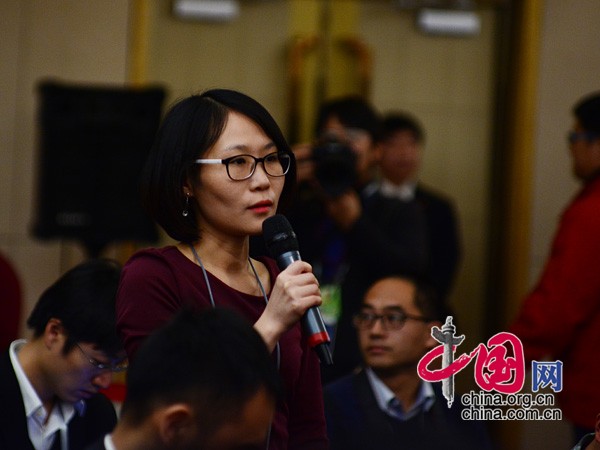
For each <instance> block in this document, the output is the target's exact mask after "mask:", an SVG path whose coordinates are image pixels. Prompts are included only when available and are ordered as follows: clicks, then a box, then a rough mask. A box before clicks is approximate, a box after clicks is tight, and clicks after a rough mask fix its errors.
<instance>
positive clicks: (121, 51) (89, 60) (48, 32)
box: [0, 0, 128, 319]
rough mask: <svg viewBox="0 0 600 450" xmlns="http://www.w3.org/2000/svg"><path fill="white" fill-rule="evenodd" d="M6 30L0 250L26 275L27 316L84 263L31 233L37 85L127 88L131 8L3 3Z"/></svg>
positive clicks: (35, 0)
mask: <svg viewBox="0 0 600 450" xmlns="http://www.w3.org/2000/svg"><path fill="white" fill-rule="evenodd" d="M0 30H2V39H0V58H1V60H2V64H0V99H2V101H1V102H0V251H1V252H2V253H3V254H4V255H5V256H7V257H8V258H9V259H10V260H11V261H12V262H13V264H14V265H15V266H16V269H17V271H18V273H19V275H20V278H21V282H22V285H23V290H24V295H25V301H26V306H25V311H24V314H25V316H26V315H27V314H28V313H29V311H30V308H31V306H32V305H33V303H34V302H35V300H36V299H37V298H38V297H39V295H40V293H41V292H42V291H43V289H45V288H46V287H47V286H48V285H49V284H50V283H52V282H53V281H54V280H55V279H56V278H57V277H58V276H59V274H61V273H62V272H64V271H65V270H67V269H68V268H69V267H70V266H71V265H72V264H74V263H75V262H76V261H77V260H79V259H81V258H82V256H81V251H80V249H79V248H78V246H77V245H75V244H64V245H61V244H60V243H59V242H57V241H52V242H40V241H39V240H36V239H33V238H32V237H31V236H30V234H29V229H30V226H31V222H32V219H33V210H32V207H33V196H34V192H35V184H34V182H35V179H34V177H35V173H34V172H35V148H36V119H35V117H36V108H37V96H36V85H37V83H38V82H39V81H40V79H42V78H46V77H55V78H59V79H64V80H69V81H77V82H101V83H123V82H124V81H125V80H126V65H127V33H128V3H127V2H125V1H122V0H102V1H101V2H81V1H79V0H60V1H54V0H2V1H1V2H0ZM23 319H25V317H24V318H23Z"/></svg>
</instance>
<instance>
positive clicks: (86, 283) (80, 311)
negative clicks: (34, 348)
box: [27, 258, 123, 356]
mask: <svg viewBox="0 0 600 450" xmlns="http://www.w3.org/2000/svg"><path fill="white" fill-rule="evenodd" d="M120 275H121V265H120V264H119V263H118V262H116V261H113V260H111V259H106V258H97V259H90V260H87V261H85V262H83V263H81V264H78V265H77V266H75V267H73V268H72V269H71V270H69V271H68V272H66V273H65V274H64V275H63V276H61V277H60V278H59V279H58V280H57V281H56V282H55V283H54V284H52V285H51V286H50V287H49V288H48V289H46V290H45V291H44V292H43V293H42V295H41V296H40V298H39V300H38V301H37V303H36V304H35V306H34V308H33V311H32V312H31V315H30V316H29V318H28V319H27V325H28V326H29V328H31V329H32V330H33V333H34V337H35V338H38V337H40V336H41V335H42V334H43V333H44V330H45V328H46V325H47V324H48V321H49V320H50V319H58V320H60V322H61V324H62V326H63V328H64V329H65V331H66V333H67V341H66V343H65V346H64V348H63V353H65V354H66V353H68V352H69V350H71V348H73V346H74V345H75V344H76V343H78V342H87V343H92V344H95V345H97V346H98V348H99V349H101V350H102V351H104V352H105V353H106V354H107V355H109V356H117V355H118V354H119V353H121V352H122V351H123V345H122V343H121V340H120V339H119V336H118V334H117V325H116V313H115V298H116V294H117V288H118V285H119V278H120Z"/></svg>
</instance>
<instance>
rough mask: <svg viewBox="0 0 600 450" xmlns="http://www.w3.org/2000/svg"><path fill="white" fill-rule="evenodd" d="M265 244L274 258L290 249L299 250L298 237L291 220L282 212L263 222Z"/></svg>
mask: <svg viewBox="0 0 600 450" xmlns="http://www.w3.org/2000/svg"><path fill="white" fill-rule="evenodd" d="M263 237H264V239H265V245H266V246H267V249H268V250H269V253H270V254H271V256H272V257H273V258H277V257H278V256H279V255H282V254H284V253H287V252H290V251H296V252H297V251H298V250H299V248H298V239H297V238H296V233H294V230H293V229H292V226H291V225H290V222H289V221H288V220H287V218H286V217H285V216H283V215H281V214H276V215H274V216H273V217H269V218H268V219H265V221H264V222H263Z"/></svg>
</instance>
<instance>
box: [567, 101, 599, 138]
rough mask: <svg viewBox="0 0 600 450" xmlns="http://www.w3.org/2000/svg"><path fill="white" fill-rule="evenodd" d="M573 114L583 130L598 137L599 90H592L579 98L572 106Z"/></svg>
mask: <svg viewBox="0 0 600 450" xmlns="http://www.w3.org/2000/svg"><path fill="white" fill-rule="evenodd" d="M573 114H575V117H577V120H578V121H579V123H580V124H581V127H582V128H583V129H584V130H585V131H590V132H592V133H596V134H598V135H599V137H600V92H594V93H592V94H589V95H587V96H585V97H584V98H582V99H581V100H579V101H578V102H577V104H576V105H575V106H574V107H573Z"/></svg>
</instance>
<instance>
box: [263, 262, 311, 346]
mask: <svg viewBox="0 0 600 450" xmlns="http://www.w3.org/2000/svg"><path fill="white" fill-rule="evenodd" d="M320 304H321V291H320V290H319V282H318V281H317V278H316V277H315V276H314V274H313V273H312V267H311V265H310V264H308V263H307V262H305V261H295V262H294V263H292V264H291V265H290V266H289V267H287V268H286V269H285V270H283V271H282V272H281V273H280V274H279V276H278V277H277V279H276V280H275V284H274V286H273V289H272V290H271V296H270V298H269V303H268V304H267V307H266V308H265V311H264V312H263V314H262V315H261V316H260V318H259V319H258V320H257V321H256V323H255V324H254V328H255V329H256V330H257V331H258V332H259V333H260V334H261V336H262V337H263V339H264V341H265V342H266V343H267V346H268V347H269V349H270V350H272V349H273V348H274V347H275V344H276V343H277V341H278V340H279V338H280V337H281V335H282V334H283V333H284V332H286V331H287V330H289V329H290V328H291V327H292V326H293V325H294V324H295V323H296V322H298V321H299V320H300V319H301V318H302V316H303V315H304V313H305V312H306V310H307V309H308V308H310V307H312V306H319V305H320Z"/></svg>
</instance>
